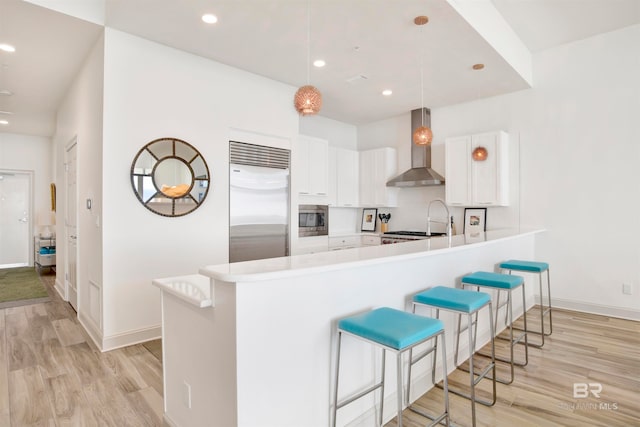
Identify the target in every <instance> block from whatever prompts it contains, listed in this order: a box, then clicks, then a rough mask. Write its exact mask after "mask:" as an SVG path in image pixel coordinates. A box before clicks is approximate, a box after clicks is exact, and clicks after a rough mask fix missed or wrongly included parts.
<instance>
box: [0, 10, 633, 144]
mask: <svg viewBox="0 0 640 427" xmlns="http://www.w3.org/2000/svg"><path fill="white" fill-rule="evenodd" d="M84 1H88V0H84ZM93 1H94V2H96V1H102V0H93ZM104 1H105V10H104V13H105V20H106V25H108V26H110V27H112V28H115V29H118V30H121V31H125V32H128V33H131V34H135V35H138V36H140V37H144V38H147V39H150V40H153V41H156V42H159V43H162V44H165V45H167V46H171V47H175V48H177V49H181V50H184V51H188V52H191V53H194V54H197V55H201V56H204V57H208V58H211V59H214V60H216V61H219V62H222V63H226V64H229V65H232V66H234V67H237V68H240V69H244V70H247V71H250V72H253V73H256V74H260V75H263V76H266V77H269V78H271V79H274V80H277V81H281V82H284V83H287V84H290V85H291V86H294V87H295V86H300V85H303V84H305V83H306V82H307V69H306V68H307V43H306V41H307V31H308V29H309V28H310V32H309V34H310V40H311V43H310V51H311V60H313V59H315V58H317V57H322V58H323V59H325V60H326V61H327V65H326V67H324V68H322V69H317V68H314V67H310V83H311V84H313V85H315V86H317V87H318V88H319V89H320V91H321V92H322V93H323V109H322V111H321V113H320V114H321V115H323V116H325V117H329V118H332V119H336V120H340V121H343V122H347V123H353V124H362V123H368V122H371V121H375V120H380V119H383V118H387V117H392V116H395V115H398V114H402V113H405V112H408V111H410V110H412V109H414V108H418V107H420V105H421V97H420V58H421V53H422V52H424V103H425V106H427V107H438V106H444V105H450V104H455V103H459V102H464V101H468V100H472V99H476V98H481V97H487V96H492V95H497V94H502V93H507V92H512V91H516V90H521V89H524V88H527V87H528V84H527V83H526V81H525V79H523V78H522V77H521V76H520V75H519V74H518V73H517V72H516V71H514V69H513V68H512V67H511V66H510V65H509V64H508V63H507V61H505V60H504V59H503V58H502V57H501V56H500V55H499V54H498V53H497V52H496V51H495V50H494V49H493V48H492V47H491V46H490V45H489V43H487V42H486V41H485V40H484V39H483V38H482V37H480V36H479V35H478V32H477V31H476V30H475V29H474V28H472V27H471V26H470V25H469V24H468V23H467V21H465V20H464V19H463V18H462V17H461V16H460V15H458V13H456V11H455V10H454V8H453V7H452V6H451V4H455V3H465V2H470V1H476V2H477V1H480V0H449V1H447V0H395V1H392V2H390V1H389V0H349V1H344V0H311V1H310V3H309V4H310V23H311V25H310V27H308V26H307V1H305V0H222V1H215V2H212V1H208V0H189V1H184V0H104ZM491 1H492V2H493V4H494V6H495V7H496V9H497V10H498V12H499V13H500V14H501V15H502V16H503V17H504V18H505V20H506V21H507V22H508V24H509V25H510V26H511V27H512V28H513V30H514V31H515V33H516V34H517V35H518V37H519V38H520V39H521V40H522V42H524V44H525V45H526V47H527V48H528V49H529V50H530V51H531V52H537V51H539V50H543V49H547V48H550V47H553V46H556V45H559V44H563V43H567V42H571V41H574V40H579V39H582V38H585V37H590V36H592V35H595V34H598V33H602V32H607V31H611V30H615V29H618V28H622V27H625V26H628V25H633V24H636V23H638V22H640V0H491ZM205 12H212V13H215V14H216V15H217V16H218V17H219V22H218V23H217V24H215V25H214V26H207V25H205V24H203V23H202V22H201V21H200V16H201V15H202V14H203V13H205ZM417 15H427V16H429V19H430V22H429V24H427V25H426V26H424V27H417V26H415V25H414V24H413V18H414V17H415V16H417ZM101 31H102V27H101V26H99V25H95V24H90V23H88V22H85V21H82V20H79V19H77V18H72V17H70V16H68V15H63V14H60V13H58V12H54V11H51V10H48V9H44V8H42V7H39V6H35V5H33V4H30V3H27V2H24V1H22V0H0V43H10V44H12V45H14V46H15V47H16V49H17V50H16V52H14V53H6V52H2V51H0V67H1V68H0V90H2V89H8V90H11V91H12V92H14V95H13V96H10V97H7V96H3V95H0V111H10V112H13V114H12V115H6V114H3V113H0V120H1V119H7V120H9V121H10V124H9V125H5V126H3V125H0V132H13V133H25V134H36V135H52V134H53V133H54V132H55V129H54V123H55V111H56V109H57V106H58V105H59V104H60V102H61V99H62V96H63V94H64V93H65V92H66V90H67V89H68V87H69V84H70V82H71V81H72V79H73V76H74V75H75V73H77V71H78V70H79V68H80V66H81V64H82V62H83V60H84V59H85V58H86V56H87V54H88V52H89V50H90V48H91V46H92V45H93V44H94V43H95V42H96V40H97V39H98V38H99V36H100V34H101ZM477 62H482V63H484V64H486V68H485V69H484V70H482V71H479V72H474V71H472V70H471V66H472V65H473V64H474V63H477ZM357 76H365V77H366V78H356V79H355V81H350V80H351V79H352V78H355V77H357ZM212 78H214V77H213V76H212ZM387 88H388V89H392V90H393V95H392V96H391V97H383V96H382V95H381V91H382V90H383V89H387ZM292 108H293V107H292Z"/></svg>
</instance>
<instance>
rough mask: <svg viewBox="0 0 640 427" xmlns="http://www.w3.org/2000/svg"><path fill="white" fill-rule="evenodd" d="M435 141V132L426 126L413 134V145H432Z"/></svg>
mask: <svg viewBox="0 0 640 427" xmlns="http://www.w3.org/2000/svg"><path fill="white" fill-rule="evenodd" d="M431 141H433V132H431V129H429V128H428V127H426V126H420V127H419V128H418V129H416V131H415V132H414V133H413V143H414V144H416V145H430V144H431Z"/></svg>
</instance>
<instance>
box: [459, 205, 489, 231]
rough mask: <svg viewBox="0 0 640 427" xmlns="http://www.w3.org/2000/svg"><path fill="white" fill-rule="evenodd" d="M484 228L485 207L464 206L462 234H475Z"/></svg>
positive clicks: (485, 218)
mask: <svg viewBox="0 0 640 427" xmlns="http://www.w3.org/2000/svg"><path fill="white" fill-rule="evenodd" d="M486 230H487V208H465V209H464V226H463V227H462V232H463V234H465V235H470V236H477V235H479V234H480V233H482V232H485V231H486Z"/></svg>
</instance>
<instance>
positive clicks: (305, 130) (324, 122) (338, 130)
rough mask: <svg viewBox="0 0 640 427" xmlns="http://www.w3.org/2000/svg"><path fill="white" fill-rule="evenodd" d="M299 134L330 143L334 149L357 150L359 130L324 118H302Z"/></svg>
mask: <svg viewBox="0 0 640 427" xmlns="http://www.w3.org/2000/svg"><path fill="white" fill-rule="evenodd" d="M299 122H300V123H299V132H300V134H302V135H309V136H315V137H316V138H322V139H326V140H327V141H329V145H330V146H332V147H338V148H346V149H349V150H357V149H358V147H357V143H358V137H357V135H358V128H357V127H356V126H354V125H350V124H348V123H343V122H339V121H337V120H333V119H328V118H326V117H322V116H300V121H299Z"/></svg>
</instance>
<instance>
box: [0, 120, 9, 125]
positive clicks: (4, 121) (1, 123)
mask: <svg viewBox="0 0 640 427" xmlns="http://www.w3.org/2000/svg"><path fill="white" fill-rule="evenodd" d="M8 124H9V120H0V125H5V126H6V125H8Z"/></svg>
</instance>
